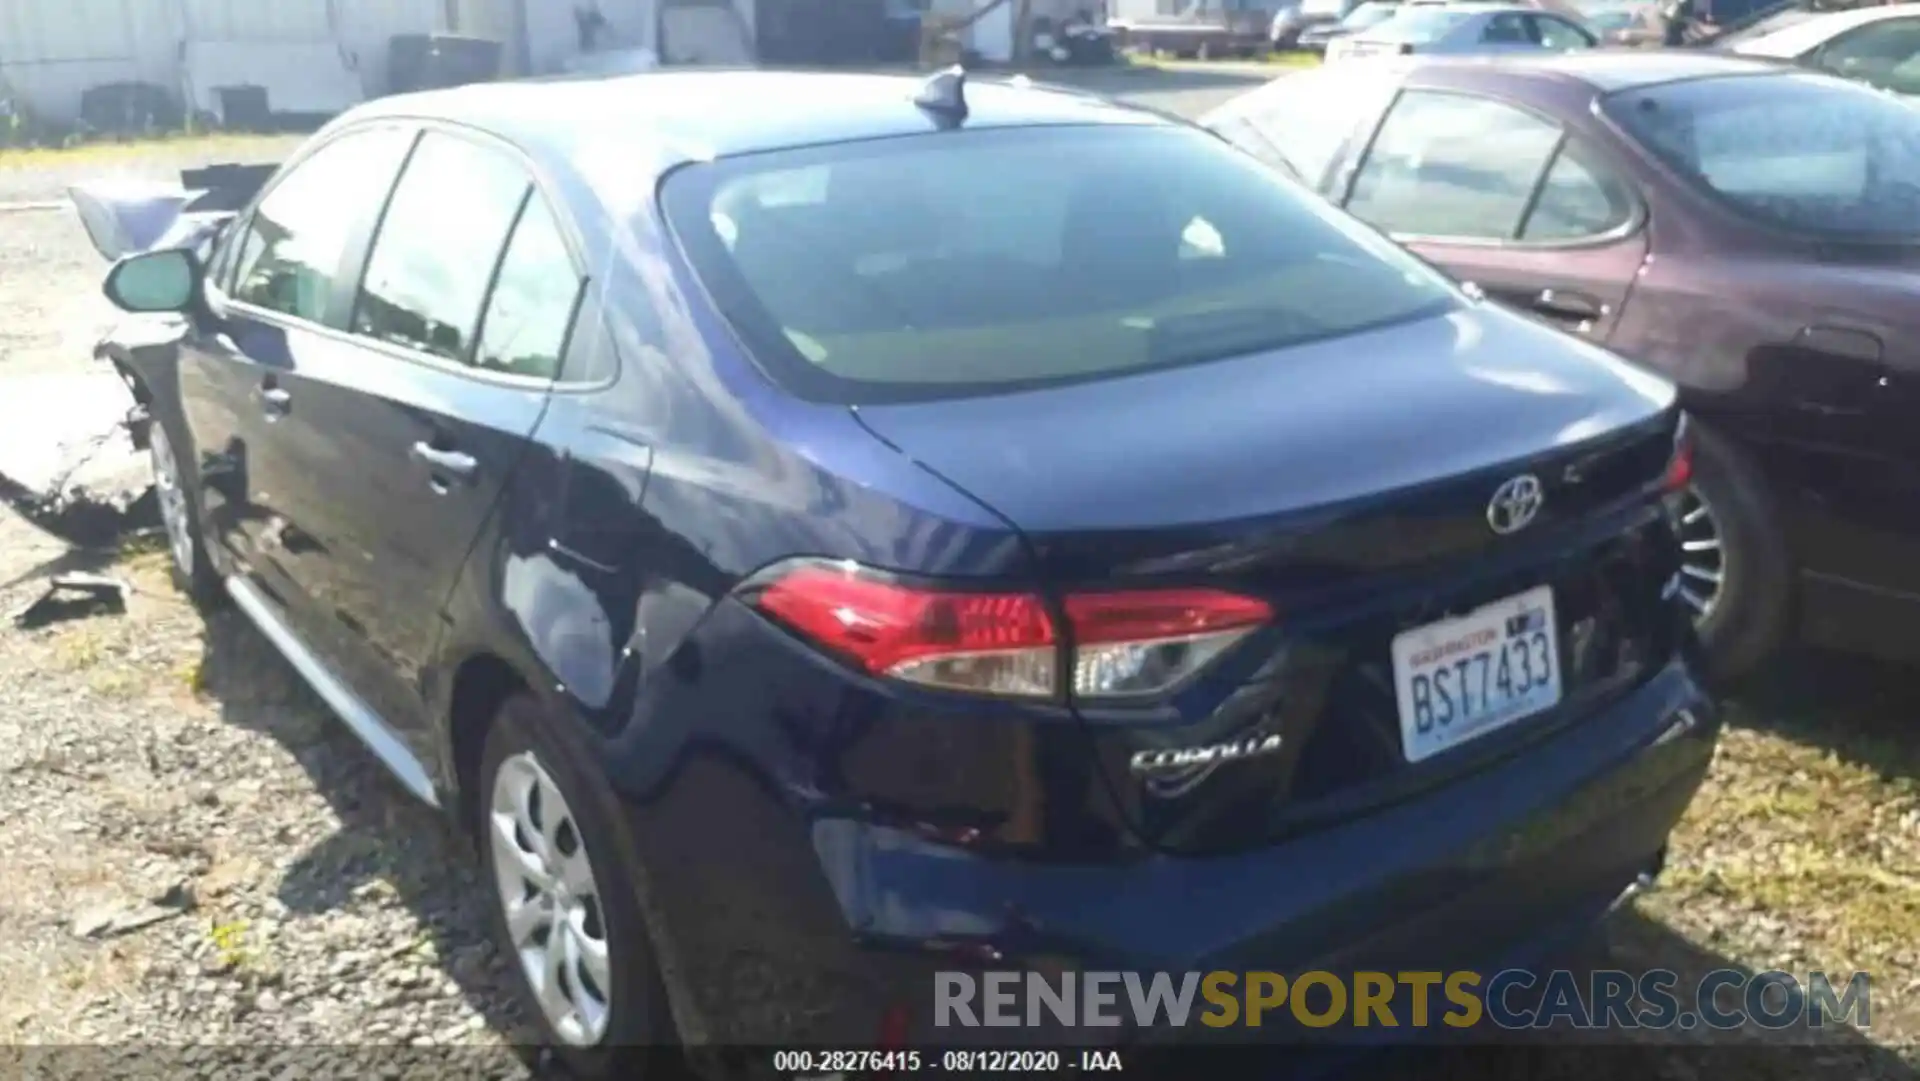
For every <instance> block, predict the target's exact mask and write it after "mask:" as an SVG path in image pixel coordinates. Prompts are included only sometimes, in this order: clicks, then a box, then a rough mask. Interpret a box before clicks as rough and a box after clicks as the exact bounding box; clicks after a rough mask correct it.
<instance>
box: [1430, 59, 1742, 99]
mask: <svg viewBox="0 0 1920 1081" xmlns="http://www.w3.org/2000/svg"><path fill="white" fill-rule="evenodd" d="M1441 66H1451V67H1463V68H1477V69H1479V74H1481V75H1484V76H1486V77H1488V81H1501V80H1504V79H1522V80H1555V81H1561V82H1572V83H1576V84H1579V85H1584V86H1586V87H1589V88H1591V89H1592V90H1594V91H1596V92H1598V93H1601V94H1611V93H1614V92H1616V91H1621V90H1635V89H1639V88H1641V87H1646V86H1656V85H1659V84H1661V83H1674V82H1681V81H1683V80H1688V79H1710V78H1720V77H1726V76H1736V75H1770V74H1778V73H1779V72H1780V66H1779V65H1778V64H1774V63H1769V62H1767V61H1764V60H1754V59H1746V58H1743V57H1738V56H1730V55H1728V54H1725V53H1714V52H1701V51H1697V50H1693V49H1583V50H1579V51H1575V52H1545V51H1542V52H1540V53H1537V54H1536V53H1519V54H1514V53H1509V54H1503V55H1501V56H1498V57H1460V58H1457V59H1455V58H1448V57H1438V56H1436V57H1433V58H1431V59H1425V60H1418V59H1416V62H1415V63H1413V64H1410V65H1409V67H1410V68H1411V69H1412V70H1413V72H1415V73H1416V77H1417V73H1418V72H1419V71H1421V70H1425V69H1429V68H1435V67H1441Z"/></svg>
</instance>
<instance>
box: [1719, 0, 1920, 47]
mask: <svg viewBox="0 0 1920 1081" xmlns="http://www.w3.org/2000/svg"><path fill="white" fill-rule="evenodd" d="M1915 16H1920V4H1889V5H1886V6H1884V7H1867V8H1854V9H1852V10H1851V11H1830V12H1827V13H1826V14H1824V15H1816V16H1814V17H1813V18H1811V19H1807V20H1805V21H1803V22H1797V23H1794V24H1793V25H1791V26H1783V27H1781V28H1780V29H1778V30H1775V31H1773V32H1772V33H1770V34H1762V35H1761V36H1759V37H1757V38H1749V39H1748V40H1746V41H1742V42H1739V43H1737V44H1735V45H1732V46H1729V47H1730V48H1731V49H1732V50H1733V51H1735V52H1738V53H1745V54H1748V55H1752V56H1771V57H1779V58H1786V57H1793V56H1799V55H1800V54H1801V53H1804V52H1806V51H1807V50H1808V49H1812V48H1815V47H1817V46H1819V45H1820V44H1822V43H1823V42H1825V41H1827V40H1828V39H1829V38H1833V37H1836V36H1838V35H1840V34H1843V33H1845V32H1846V31H1848V30H1852V29H1853V28H1854V27H1857V26H1867V25H1870V24H1872V23H1877V22H1885V21H1886V20H1888V19H1901V18H1907V19H1911V18H1914V17H1915Z"/></svg>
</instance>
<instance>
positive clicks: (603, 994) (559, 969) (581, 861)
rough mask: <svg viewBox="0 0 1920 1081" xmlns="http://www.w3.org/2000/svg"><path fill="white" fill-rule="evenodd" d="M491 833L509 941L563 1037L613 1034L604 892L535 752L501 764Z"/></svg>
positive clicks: (576, 1039)
mask: <svg viewBox="0 0 1920 1081" xmlns="http://www.w3.org/2000/svg"><path fill="white" fill-rule="evenodd" d="M488 818H489V828H488V833H489V835H490V836H491V840H492V844H493V868H494V877H495V880H496V885H497V886H498V887H499V892H500V905H501V911H502V912H503V913H504V914H505V915H506V926H507V933H508V936H509V937H510V938H511V939H512V948H513V951H514V954H515V956H517V957H518V958H519V960H520V967H521V970H522V971H523V972H524V973H525V974H526V977H527V986H529V987H530V988H532V989H533V997H534V1000H535V1001H536V1002H537V1003H539V1006H540V1011H541V1012H542V1013H543V1014H545V1015H546V1019H547V1023H548V1024H549V1025H550V1026H551V1027H552V1029H553V1032H554V1034H555V1035H556V1036H558V1037H559V1038H560V1040H561V1041H562V1042H564V1043H566V1044H569V1045H572V1046H575V1047H591V1046H594V1045H596V1044H598V1043H599V1042H600V1040H601V1039H602V1038H604V1037H605V1036H606V1033H607V1025H608V1021H609V1019H610V1018H611V1017H612V1012H613V1008H612V1003H611V1001H610V995H611V993H612V992H611V990H610V989H611V988H612V986H613V978H612V971H611V964H612V962H611V960H610V957H609V951H608V946H607V928H606V920H605V914H604V910H603V909H602V907H601V903H600V887H599V884H598V882H597V881H596V879H595V877H594V873H593V863H592V861H591V859H590V858H589V856H588V853H587V846H586V841H585V839H584V838H583V837H581V835H580V828H579V825H578V823H577V821H576V819H575V818H574V815H573V811H572V810H571V809H570V808H569V807H568V806H567V801H566V798H565V797H563V796H562V795H561V794H560V787H559V785H557V784H555V783H554V780H553V777H552V775H550V774H549V773H548V772H547V771H546V769H545V767H543V766H541V764H540V762H539V760H538V759H536V758H535V757H534V756H533V754H532V753H531V752H522V753H520V754H516V755H514V756H512V757H511V758H508V759H507V760H506V761H504V762H502V763H500V769H499V771H498V772H497V773H495V775H494V781H493V802H492V810H491V813H490V814H489V816H488Z"/></svg>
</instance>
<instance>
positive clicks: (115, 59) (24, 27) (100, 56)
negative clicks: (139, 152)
mask: <svg viewBox="0 0 1920 1081" xmlns="http://www.w3.org/2000/svg"><path fill="white" fill-rule="evenodd" d="M174 16H175V10H174V8H173V5H172V4H170V3H155V2H154V0H0V83H4V88H3V90H0V92H5V93H7V94H8V96H10V97H12V98H14V99H15V100H17V101H23V102H25V103H26V104H27V105H28V107H29V108H33V109H36V110H39V111H42V112H47V113H50V114H52V115H54V116H56V117H59V118H61V119H65V118H67V117H70V116H72V115H74V114H75V113H77V112H78V110H79V108H80V94H81V93H82V92H83V91H85V90H86V89H87V88H88V87H92V86H99V85H100V84H102V83H111V82H122V81H126V80H134V79H139V80H146V81H149V82H157V83H159V84H160V85H162V86H167V85H171V79H172V72H173V69H174V68H175V66H176V60H175V57H174V50H173V47H172V45H171V44H170V43H173V42H177V41H178V40H179V31H178V24H177V22H176V21H175V18H174Z"/></svg>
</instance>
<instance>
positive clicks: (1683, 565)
mask: <svg viewBox="0 0 1920 1081" xmlns="http://www.w3.org/2000/svg"><path fill="white" fill-rule="evenodd" d="M1679 522H1680V599H1681V600H1683V601H1685V602H1686V604H1687V607H1688V608H1690V609H1692V610H1693V619H1694V622H1695V623H1702V622H1705V621H1706V620H1707V618H1708V617H1710V616H1712V615H1713V611H1714V608H1715V607H1716V606H1717V605H1718V604H1719V602H1720V595H1721V593H1722V591H1723V590H1724V588H1725V585H1726V574H1727V557H1726V550H1725V549H1724V548H1723V547H1722V545H1721V538H1720V523H1719V521H1718V520H1717V519H1716V518H1715V516H1714V512H1713V504H1711V503H1709V502H1707V500H1706V498H1705V497H1704V496H1702V495H1701V494H1700V489H1698V488H1696V487H1691V486H1689V487H1688V488H1687V490H1686V491H1684V492H1682V493H1680V505H1679Z"/></svg>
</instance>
